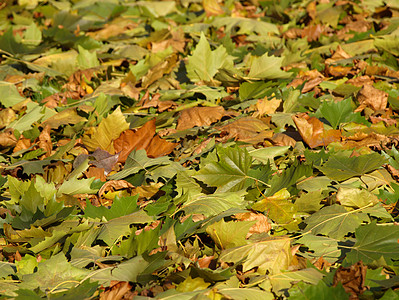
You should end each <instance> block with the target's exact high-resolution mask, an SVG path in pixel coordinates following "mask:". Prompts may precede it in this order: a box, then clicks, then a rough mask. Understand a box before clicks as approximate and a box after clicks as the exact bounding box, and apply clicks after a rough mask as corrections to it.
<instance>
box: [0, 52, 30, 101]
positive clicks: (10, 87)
mask: <svg viewBox="0 0 399 300" xmlns="http://www.w3.org/2000/svg"><path fill="white" fill-rule="evenodd" d="M0 45H1V44H0ZM0 95H1V101H0V103H1V104H2V105H3V106H5V107H10V106H13V105H15V104H18V103H19V102H21V101H23V100H25V98H24V97H22V96H21V95H20V94H19V93H18V90H17V88H16V87H15V85H14V84H12V83H10V82H5V81H0Z"/></svg>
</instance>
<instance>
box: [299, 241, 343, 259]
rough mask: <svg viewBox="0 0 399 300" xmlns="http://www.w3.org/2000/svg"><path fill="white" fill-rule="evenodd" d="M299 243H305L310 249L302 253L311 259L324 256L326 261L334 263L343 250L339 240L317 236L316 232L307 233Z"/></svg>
mask: <svg viewBox="0 0 399 300" xmlns="http://www.w3.org/2000/svg"><path fill="white" fill-rule="evenodd" d="M297 243H299V244H303V245H304V246H305V247H307V248H309V251H306V252H304V253H302V254H303V255H304V256H305V257H308V258H310V259H319V258H320V257H323V259H325V260H326V261H328V262H329V263H331V264H333V263H335V262H336V261H337V260H338V258H339V257H340V256H341V250H340V249H338V241H337V240H336V239H332V238H328V237H324V236H319V235H318V236H316V235H314V234H305V235H303V236H302V237H301V238H300V239H298V240H297Z"/></svg>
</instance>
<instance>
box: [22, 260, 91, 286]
mask: <svg viewBox="0 0 399 300" xmlns="http://www.w3.org/2000/svg"><path fill="white" fill-rule="evenodd" d="M89 273H90V271H88V270H85V269H80V268H76V267H73V266H72V265H71V264H70V263H69V262H67V260H66V258H65V256H64V254H63V253H59V254H57V255H55V256H52V257H51V258H50V259H47V260H45V261H43V262H41V263H39V266H38V270H37V272H36V273H33V274H28V275H23V276H22V283H21V285H20V286H21V288H27V289H32V290H33V289H36V288H40V290H42V291H43V292H45V291H46V290H47V291H48V290H52V291H53V292H56V291H58V290H61V289H65V288H73V287H75V286H76V283H77V282H79V281H80V280H82V279H83V278H85V277H86V276H87V275H88V274H89Z"/></svg>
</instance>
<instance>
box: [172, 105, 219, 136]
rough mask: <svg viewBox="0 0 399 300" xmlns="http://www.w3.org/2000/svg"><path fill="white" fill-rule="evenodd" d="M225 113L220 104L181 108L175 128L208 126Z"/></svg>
mask: <svg viewBox="0 0 399 300" xmlns="http://www.w3.org/2000/svg"><path fill="white" fill-rule="evenodd" d="M224 114H225V110H224V108H223V107H222V106H215V107H192V108H188V109H185V110H183V111H182V112H181V113H180V116H179V119H178V120H177V126H176V129H177V130H184V129H189V128H193V127H195V126H209V125H211V124H212V123H214V122H216V121H219V120H220V119H221V118H222V117H223V116H224Z"/></svg>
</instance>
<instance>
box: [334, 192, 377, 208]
mask: <svg viewBox="0 0 399 300" xmlns="http://www.w3.org/2000/svg"><path fill="white" fill-rule="evenodd" d="M337 201H339V203H341V205H343V206H346V207H351V208H355V209H356V208H360V207H364V206H368V205H372V206H374V205H375V204H377V203H379V200H378V198H377V196H376V195H374V194H372V193H370V192H369V191H367V190H360V189H356V188H339V190H338V192H337Z"/></svg>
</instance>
